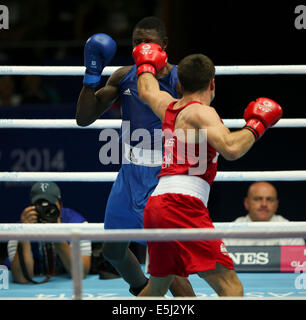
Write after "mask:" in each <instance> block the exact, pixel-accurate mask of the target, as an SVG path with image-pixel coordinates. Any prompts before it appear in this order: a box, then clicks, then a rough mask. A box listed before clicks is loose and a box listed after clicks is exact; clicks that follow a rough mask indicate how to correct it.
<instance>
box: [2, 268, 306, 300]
mask: <svg viewBox="0 0 306 320" xmlns="http://www.w3.org/2000/svg"><path fill="white" fill-rule="evenodd" d="M237 274H238V277H239V279H240V281H241V282H242V285H243V287H244V297H246V298H254V299H261V298H263V299H266V298H268V299H269V298H271V299H273V298H281V299H286V298H298V299H301V298H303V299H306V273H302V274H297V273H237ZM298 277H299V279H300V281H298V280H299V279H298ZM34 279H35V280H36V281H38V280H42V279H44V277H35V278H34ZM189 280H190V282H191V284H192V286H193V288H194V291H195V293H196V295H197V297H198V298H204V299H205V298H214V297H217V295H216V294H215V292H214V291H213V290H212V289H211V288H210V287H209V286H208V284H207V283H206V282H205V281H204V280H202V279H201V278H200V277H198V276H197V275H191V276H190V277H189ZM128 289H129V286H128V285H127V283H126V282H125V281H124V280H123V279H121V278H118V279H110V280H100V279H99V276H98V275H88V276H87V277H86V278H85V279H84V280H83V281H82V299H84V300H101V299H110V298H111V299H124V298H132V297H133V296H132V295H131V294H130V293H129V290H128ZM167 297H172V295H171V293H168V294H167ZM72 298H73V282H72V280H71V278H69V277H68V276H67V275H60V276H54V277H53V278H51V279H50V280H49V281H48V282H46V283H44V284H26V285H25V284H17V283H14V282H13V281H12V278H11V274H10V281H9V287H8V289H4V288H1V289H0V299H11V300H15V299H16V300H17V299H18V300H19V299H25V300H27V299H37V300H47V299H59V300H61V299H63V300H65V299H72Z"/></svg>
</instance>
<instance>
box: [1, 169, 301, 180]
mask: <svg viewBox="0 0 306 320" xmlns="http://www.w3.org/2000/svg"><path fill="white" fill-rule="evenodd" d="M117 175H118V172H114V171H111V172H9V171H3V172H0V182H4V181H11V182H12V181H13V182H21V181H63V182H113V181H115V180H116V178H117ZM262 180H265V181H306V170H286V171H219V172H217V175H216V178H215V181H219V182H226V181H262Z"/></svg>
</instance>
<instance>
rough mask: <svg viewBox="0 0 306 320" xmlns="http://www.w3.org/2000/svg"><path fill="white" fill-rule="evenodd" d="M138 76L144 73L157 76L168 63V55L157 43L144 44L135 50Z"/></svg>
mask: <svg viewBox="0 0 306 320" xmlns="http://www.w3.org/2000/svg"><path fill="white" fill-rule="evenodd" d="M133 58H134V60H135V63H136V66H137V76H140V75H141V74H142V73H144V72H150V73H152V74H153V75H156V73H157V72H159V71H160V70H161V69H163V68H164V67H165V66H166V65H167V62H168V58H167V53H166V52H165V51H163V49H162V48H161V46H159V45H158V44H156V43H142V44H139V45H138V46H136V47H135V48H134V50H133Z"/></svg>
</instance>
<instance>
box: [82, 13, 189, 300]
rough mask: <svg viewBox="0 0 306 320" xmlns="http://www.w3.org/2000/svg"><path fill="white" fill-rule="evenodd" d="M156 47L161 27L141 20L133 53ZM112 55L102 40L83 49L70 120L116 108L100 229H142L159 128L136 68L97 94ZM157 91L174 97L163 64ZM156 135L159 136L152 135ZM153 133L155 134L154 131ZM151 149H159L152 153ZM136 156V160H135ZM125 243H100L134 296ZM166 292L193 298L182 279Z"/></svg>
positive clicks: (134, 268) (157, 161)
mask: <svg viewBox="0 0 306 320" xmlns="http://www.w3.org/2000/svg"><path fill="white" fill-rule="evenodd" d="M149 42H151V43H156V44H158V45H160V46H161V47H162V48H163V49H165V48H166V46H167V36H166V31H165V26H164V24H163V22H162V21H161V20H159V19H158V18H156V17H147V18H144V19H142V20H141V21H139V22H138V23H137V25H136V26H135V28H134V31H133V47H135V46H137V45H139V44H141V43H149ZM115 53H116V43H115V41H114V40H113V39H112V38H111V37H109V36H108V35H106V34H95V35H93V36H92V37H91V38H89V39H88V41H87V42H86V45H85V50H84V54H85V66H86V72H85V76H84V80H83V84H84V85H83V88H82V90H81V92H80V95H79V99H78V105H77V114H76V120H77V123H78V125H79V126H88V125H90V124H91V123H93V122H94V121H95V120H96V119H98V118H99V117H100V116H101V115H102V114H103V113H104V112H105V111H106V110H107V109H108V108H109V107H110V106H111V105H112V104H113V102H114V101H115V100H117V99H118V98H119V99H120V103H121V108H122V120H123V123H128V124H129V130H125V128H124V127H123V126H122V128H121V133H120V143H121V144H122V146H123V161H122V165H121V168H120V170H119V173H118V176H117V179H116V181H115V182H114V184H113V186H112V190H111V193H110V195H109V199H108V202H107V206H106V211H105V219H104V227H105V229H134V228H143V218H142V215H143V211H144V208H145V205H146V202H147V199H148V197H149V196H150V195H151V193H152V192H153V190H154V189H155V186H156V185H157V182H158V179H157V175H158V173H159V172H160V165H161V162H162V150H161V145H162V143H161V139H162V138H161V122H160V119H159V118H158V117H157V116H156V115H155V114H154V113H153V112H152V110H151V109H150V107H149V106H146V105H144V104H143V103H142V101H141V100H140V99H139V97H138V92H137V75H136V65H133V66H124V67H121V68H119V69H118V70H116V71H115V72H114V73H113V74H112V75H111V76H110V78H109V79H108V81H107V83H106V85H105V86H104V87H102V88H101V89H98V86H99V83H100V79H101V73H102V70H103V68H104V67H105V66H106V65H108V64H109V63H110V61H111V60H112V58H113V57H114V55H115ZM157 78H158V81H159V83H160V86H161V88H162V90H165V91H167V92H168V93H169V94H171V95H172V96H174V97H176V96H177V88H178V86H177V67H176V66H174V65H171V64H170V63H168V64H167V65H166V67H164V68H163V69H162V70H161V71H160V72H159V73H158V75H157ZM137 129H146V130H147V132H149V133H150V136H151V139H150V142H149V143H147V145H142V148H141V149H140V148H139V147H137V144H138V143H139V141H133V139H131V134H132V133H133V132H135V130H137ZM156 129H160V130H156ZM154 130H155V131H154ZM154 146H155V147H156V146H160V148H155V149H154ZM140 154H141V157H140V156H139V155H140ZM129 244H130V243H129V242H124V243H123V242H105V244H104V248H103V255H104V256H105V258H106V259H107V260H108V261H109V262H110V263H111V264H112V265H113V266H114V267H115V268H116V270H117V271H118V272H119V274H120V275H121V276H122V278H123V279H124V280H125V281H126V282H127V283H128V284H129V285H130V292H131V293H132V294H134V295H138V293H139V292H140V291H141V290H142V289H143V288H144V287H145V285H146V283H147V281H148V279H147V278H146V276H145V275H144V273H143V271H142V268H141V266H140V264H139V262H138V260H137V258H136V257H135V255H134V254H133V253H132V252H131V250H130V249H129ZM170 291H171V293H172V294H173V295H174V296H194V295H195V294H194V292H193V289H192V287H191V285H190V282H189V281H188V279H187V278H183V277H175V278H174V280H173V282H172V285H171V286H170Z"/></svg>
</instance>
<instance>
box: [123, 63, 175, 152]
mask: <svg viewBox="0 0 306 320" xmlns="http://www.w3.org/2000/svg"><path fill="white" fill-rule="evenodd" d="M158 82H159V85H160V89H161V90H163V91H167V92H168V93H169V94H171V95H172V96H173V97H174V98H177V90H176V89H177V82H178V78H177V66H175V65H174V66H173V67H172V69H171V70H170V72H169V73H168V74H167V75H166V76H165V77H164V78H161V79H158ZM119 96H120V102H121V110H122V111H121V112H122V120H123V121H124V122H125V121H129V127H128V128H126V127H122V128H121V130H120V140H119V141H120V142H121V143H122V142H127V141H128V144H129V145H131V146H135V145H137V144H138V143H139V141H138V140H137V141H133V140H131V135H132V133H133V132H134V131H135V130H136V129H146V130H147V131H148V132H149V133H150V135H151V145H149V146H145V147H144V149H153V146H154V140H155V143H157V144H156V145H159V143H161V121H160V119H159V118H158V117H157V116H156V115H155V114H154V112H153V111H152V110H151V108H150V107H149V106H148V105H146V104H144V103H143V102H142V101H141V100H140V99H139V97H138V90H137V75H136V65H133V67H132V68H131V69H130V71H129V72H128V73H127V74H126V75H125V77H124V78H123V79H122V80H121V81H120V83H119ZM154 129H159V131H158V132H159V133H158V134H156V132H155V136H154ZM160 145H161V144H160Z"/></svg>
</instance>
